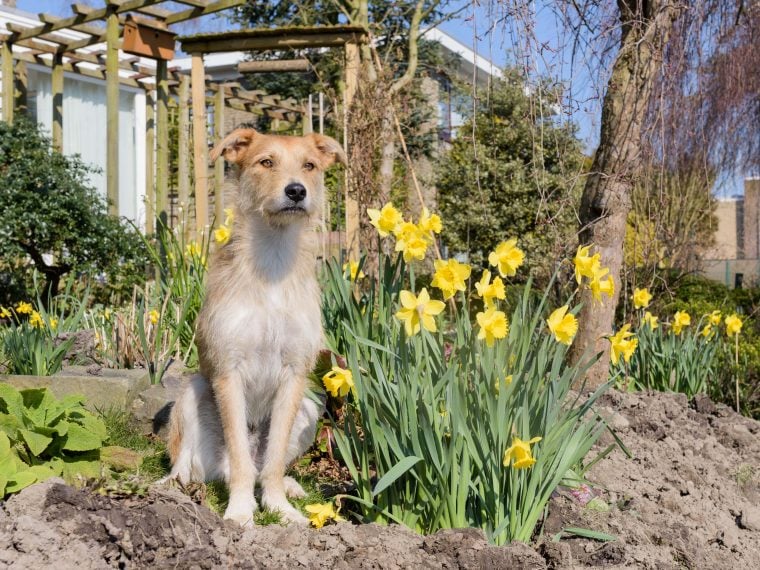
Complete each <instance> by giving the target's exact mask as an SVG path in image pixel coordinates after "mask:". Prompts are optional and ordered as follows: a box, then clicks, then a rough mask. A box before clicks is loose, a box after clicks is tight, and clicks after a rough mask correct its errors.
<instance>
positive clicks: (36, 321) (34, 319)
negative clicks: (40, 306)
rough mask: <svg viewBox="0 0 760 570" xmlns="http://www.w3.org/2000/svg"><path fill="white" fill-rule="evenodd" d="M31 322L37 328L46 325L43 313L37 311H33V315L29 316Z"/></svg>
mask: <svg viewBox="0 0 760 570" xmlns="http://www.w3.org/2000/svg"><path fill="white" fill-rule="evenodd" d="M29 324H30V325H31V326H32V327H34V328H36V329H41V328H43V327H44V326H45V321H43V320H42V315H40V314H39V313H38V312H37V311H32V315H31V316H30V317H29Z"/></svg>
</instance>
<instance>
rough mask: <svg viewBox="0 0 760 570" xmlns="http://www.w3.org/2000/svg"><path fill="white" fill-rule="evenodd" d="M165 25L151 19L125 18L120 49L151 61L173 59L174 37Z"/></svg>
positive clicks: (130, 16) (130, 15)
mask: <svg viewBox="0 0 760 570" xmlns="http://www.w3.org/2000/svg"><path fill="white" fill-rule="evenodd" d="M175 36H176V34H175V33H174V32H171V31H169V29H168V28H167V27H166V24H165V23H163V22H160V21H159V20H154V19H152V18H142V17H136V16H133V15H132V14H129V15H128V16H127V21H126V22H125V23H124V38H123V41H122V45H121V49H122V50H123V51H125V52H127V53H131V54H133V55H139V56H143V57H150V58H153V59H165V60H169V59H173V58H174V43H175V42H174V37H175Z"/></svg>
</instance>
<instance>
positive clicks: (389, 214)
mask: <svg viewBox="0 0 760 570" xmlns="http://www.w3.org/2000/svg"><path fill="white" fill-rule="evenodd" d="M367 214H368V215H369V220H370V222H369V223H370V224H372V225H373V226H375V228H377V233H379V234H380V237H386V236H387V235H388V234H390V233H394V232H395V231H396V228H397V227H398V226H399V224H401V223H402V222H403V221H404V218H403V216H402V215H401V212H399V211H398V210H397V209H396V208H394V207H393V204H391V203H390V202H388V203H387V204H386V205H385V206H383V208H382V209H381V210H376V209H374V208H367Z"/></svg>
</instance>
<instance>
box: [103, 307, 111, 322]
mask: <svg viewBox="0 0 760 570" xmlns="http://www.w3.org/2000/svg"><path fill="white" fill-rule="evenodd" d="M103 318H104V319H105V320H107V321H110V320H111V309H106V310H105V311H103Z"/></svg>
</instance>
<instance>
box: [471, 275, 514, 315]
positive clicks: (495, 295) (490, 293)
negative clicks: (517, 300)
mask: <svg viewBox="0 0 760 570" xmlns="http://www.w3.org/2000/svg"><path fill="white" fill-rule="evenodd" d="M490 281H491V272H490V271H488V269H486V270H485V271H483V276H482V277H481V278H480V281H479V282H478V283H475V289H476V290H477V292H478V295H480V297H481V298H482V299H483V304H484V305H485V307H486V308H488V307H490V306H491V305H492V304H493V300H494V299H506V298H507V293H506V291H505V289H504V281H502V280H501V277H499V276H498V275H497V276H496V277H494V280H493V282H490Z"/></svg>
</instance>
